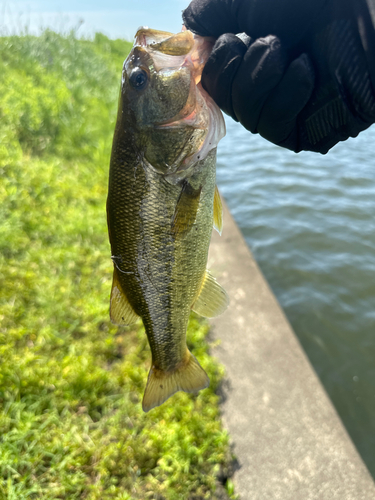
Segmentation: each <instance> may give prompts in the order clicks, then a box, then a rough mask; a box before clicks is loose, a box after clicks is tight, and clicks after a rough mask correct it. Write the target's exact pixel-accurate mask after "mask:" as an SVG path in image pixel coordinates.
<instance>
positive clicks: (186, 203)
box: [171, 181, 202, 238]
mask: <svg viewBox="0 0 375 500" xmlns="http://www.w3.org/2000/svg"><path fill="white" fill-rule="evenodd" d="M201 191H202V186H201V187H199V188H198V189H194V188H193V187H192V186H191V184H189V182H188V181H184V182H183V184H182V189H181V193H180V196H179V197H178V200H177V204H176V208H175V211H174V214H173V217H172V224H171V231H172V235H173V236H174V238H177V237H179V236H183V235H184V234H186V233H187V232H188V231H189V229H191V227H192V226H193V224H194V222H195V219H196V216H197V211H198V207H199V200H200V194H201Z"/></svg>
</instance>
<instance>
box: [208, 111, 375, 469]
mask: <svg viewBox="0 0 375 500" xmlns="http://www.w3.org/2000/svg"><path fill="white" fill-rule="evenodd" d="M374 156H375V126H374V127H372V128H370V129H368V130H367V131H365V132H363V133H362V134H360V136H358V138H356V139H351V140H349V141H346V142H345V143H341V144H339V145H337V146H336V147H335V148H333V149H332V150H331V151H330V152H329V153H328V154H327V155H326V156H322V155H319V154H316V153H299V154H298V155H297V154H295V153H292V152H289V151H286V150H283V149H281V148H279V147H277V146H274V145H272V144H269V143H268V142H267V141H265V140H264V139H262V138H261V137H259V136H257V135H255V136H254V135H251V134H250V133H248V132H246V131H245V130H244V129H243V128H242V127H241V126H239V125H238V124H236V123H234V122H233V121H232V120H229V119H228V120H227V136H226V137H225V139H223V141H222V142H221V143H220V145H219V151H218V169H217V177H218V185H219V188H220V191H221V193H222V194H223V195H224V197H225V199H226V201H227V203H228V205H229V207H230V209H231V213H232V215H233V216H234V218H235V220H236V222H237V224H238V225H239V227H240V228H241V230H242V233H243V235H244V237H245V238H246V241H247V243H248V245H249V247H250V248H251V250H252V252H253V254H254V256H255V259H256V260H257V262H258V264H259V265H260V267H261V269H262V271H263V273H264V275H265V276H266V278H267V280H268V282H269V284H270V286H271V287H272V289H273V291H274V293H275V295H276V296H277V298H278V300H279V302H280V304H281V306H282V307H283V309H284V311H285V313H286V315H287V317H288V319H289V321H290V323H291V324H292V326H293V328H294V331H295V333H296V334H297V336H298V338H299V340H300V342H301V344H302V346H303V348H304V350H305V352H306V353H307V355H308V357H309V359H310V362H311V363H312V365H313V367H314V369H315V370H316V372H317V374H318V376H319V377H320V380H321V381H322V383H323V385H324V387H325V389H326V391H327V392H328V394H329V396H330V398H331V400H332V402H333V404H334V405H335V407H336V409H337V411H338V413H339V415H340V417H341V419H342V421H343V423H344V425H345V426H346V428H347V430H348V432H349V434H350V436H351V438H352V439H353V441H354V443H355V445H356V447H357V449H358V451H359V453H360V454H361V456H362V458H363V460H364V461H365V463H366V465H367V467H368V468H369V470H370V472H371V473H372V475H373V476H375V160H374ZM224 231H225V228H224ZM296 376H298V373H296Z"/></svg>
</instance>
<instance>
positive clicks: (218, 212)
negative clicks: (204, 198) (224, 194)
mask: <svg viewBox="0 0 375 500" xmlns="http://www.w3.org/2000/svg"><path fill="white" fill-rule="evenodd" d="M214 228H215V229H216V231H217V232H218V233H219V234H220V236H221V233H222V231H223V205H222V203H221V198H220V193H219V190H218V188H217V186H216V187H215V196H214Z"/></svg>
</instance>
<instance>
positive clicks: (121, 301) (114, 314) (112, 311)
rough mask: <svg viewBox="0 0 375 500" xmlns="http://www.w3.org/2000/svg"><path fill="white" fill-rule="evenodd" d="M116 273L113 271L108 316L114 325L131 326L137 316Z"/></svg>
mask: <svg viewBox="0 0 375 500" xmlns="http://www.w3.org/2000/svg"><path fill="white" fill-rule="evenodd" d="M117 273H118V271H117V269H116V268H115V269H114V270H113V281H112V290H111V300H110V308H109V315H110V318H111V321H112V323H114V324H115V325H122V326H126V325H131V324H132V323H135V322H136V321H137V319H138V318H139V316H138V314H136V313H135V312H134V309H133V308H132V306H131V305H130V304H129V301H128V299H127V298H126V295H125V294H124V292H123V291H122V288H121V285H120V282H119V279H118V275H117Z"/></svg>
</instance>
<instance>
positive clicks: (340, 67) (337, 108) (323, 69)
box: [183, 0, 375, 153]
mask: <svg viewBox="0 0 375 500" xmlns="http://www.w3.org/2000/svg"><path fill="white" fill-rule="evenodd" d="M374 12H375V0H304V1H302V0H193V1H192V3H191V4H190V5H189V7H188V8H187V9H186V10H185V11H184V13H183V18H184V22H185V25H186V26H187V28H189V29H191V30H193V31H195V32H196V33H198V34H200V35H209V36H215V37H219V38H218V40H217V43H216V44H215V46H214V50H213V53H212V57H211V58H210V59H209V60H208V62H207V64H206V67H205V70H204V73H203V76H202V82H203V86H204V87H205V88H206V89H207V90H208V92H209V93H210V94H211V95H212V96H213V97H214V99H215V101H216V102H217V103H218V104H219V106H221V108H222V109H223V110H224V111H225V112H227V113H228V114H230V115H231V116H232V117H233V118H234V119H236V120H237V121H239V122H240V123H242V125H244V127H245V128H247V129H248V130H250V131H251V132H254V133H260V134H261V135H262V136H263V137H265V138H266V139H268V140H270V141H271V142H274V143H275V144H278V145H280V146H283V147H286V148H289V149H292V150H293V151H296V152H298V151H301V150H312V151H318V152H321V153H326V152H327V151H328V150H329V149H330V148H331V147H332V146H333V145H335V144H336V143H337V142H339V141H342V140H345V139H347V138H348V137H355V136H356V135H358V133H359V132H360V131H361V130H364V129H366V128H368V127H369V126H370V125H371V124H372V123H373V122H374V121H375V98H374V96H375V92H374V89H375V35H374V25H373V19H374V15H372V13H374ZM241 32H245V33H246V34H247V35H248V36H249V37H251V38H249V40H251V41H250V42H249V43H248V44H247V45H246V47H244V46H241V44H239V43H238V42H236V41H235V37H234V36H233V34H235V33H241ZM223 33H224V34H223ZM220 35H221V36H220Z"/></svg>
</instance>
